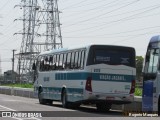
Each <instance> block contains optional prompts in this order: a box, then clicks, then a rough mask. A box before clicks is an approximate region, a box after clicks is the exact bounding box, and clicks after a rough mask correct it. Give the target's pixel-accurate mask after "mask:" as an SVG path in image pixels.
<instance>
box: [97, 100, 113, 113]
mask: <svg viewBox="0 0 160 120" xmlns="http://www.w3.org/2000/svg"><path fill="white" fill-rule="evenodd" d="M96 107H97V110H98V111H100V112H108V111H109V110H110V109H111V105H110V104H107V103H106V102H103V103H102V102H98V103H96Z"/></svg>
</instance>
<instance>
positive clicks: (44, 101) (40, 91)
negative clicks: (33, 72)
mask: <svg viewBox="0 0 160 120" xmlns="http://www.w3.org/2000/svg"><path fill="white" fill-rule="evenodd" d="M42 92H43V89H42V88H39V91H38V99H39V103H40V104H46V102H47V101H46V99H43V94H42Z"/></svg>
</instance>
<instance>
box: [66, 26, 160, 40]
mask: <svg viewBox="0 0 160 120" xmlns="http://www.w3.org/2000/svg"><path fill="white" fill-rule="evenodd" d="M153 28H160V26H152V27H146V28H141V29H135V30H129V31H123V32H117V33H110V34H101V35H92V36H76V37H73V36H72V37H65V36H64V38H83V37H86V38H87V37H105V38H106V37H107V38H111V37H109V36H106V35H119V34H122V33H132V32H138V31H142V30H148V29H153ZM112 37H128V36H127V35H126V36H112Z"/></svg>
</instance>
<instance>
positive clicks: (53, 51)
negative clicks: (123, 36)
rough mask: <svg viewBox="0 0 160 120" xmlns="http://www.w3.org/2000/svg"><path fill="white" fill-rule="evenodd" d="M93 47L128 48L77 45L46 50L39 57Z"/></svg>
mask: <svg viewBox="0 0 160 120" xmlns="http://www.w3.org/2000/svg"><path fill="white" fill-rule="evenodd" d="M94 45H101V46H117V47H128V46H118V45H106V44H89V45H78V46H72V47H68V48H61V49H53V50H48V51H45V52H42V53H40V54H39V55H46V54H52V53H58V52H63V51H67V50H68V51H69V50H76V49H84V48H89V47H91V46H94ZM129 48H133V47H129Z"/></svg>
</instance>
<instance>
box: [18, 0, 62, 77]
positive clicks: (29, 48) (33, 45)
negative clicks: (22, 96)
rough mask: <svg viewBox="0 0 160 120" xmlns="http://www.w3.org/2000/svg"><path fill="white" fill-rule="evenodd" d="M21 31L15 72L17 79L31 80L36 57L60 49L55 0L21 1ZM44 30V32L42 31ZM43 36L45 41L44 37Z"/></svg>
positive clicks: (57, 12) (59, 32) (59, 31)
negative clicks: (50, 50) (46, 51)
mask: <svg viewBox="0 0 160 120" xmlns="http://www.w3.org/2000/svg"><path fill="white" fill-rule="evenodd" d="M17 6H19V7H21V8H22V9H23V18H20V19H16V20H22V21H23V30H22V31H21V32H18V33H15V34H22V43H21V47H20V53H19V54H18V55H19V58H18V59H19V60H18V61H19V62H18V65H17V71H18V73H19V75H20V77H19V78H23V77H25V78H27V79H28V80H33V72H32V65H33V63H34V61H35V59H36V57H37V55H38V54H39V53H40V52H42V51H44V50H48V49H57V48H61V47H62V36H61V29H60V22H59V13H60V12H59V11H58V4H57V0H39V1H38V0H21V4H20V5H17ZM44 29H45V31H43V30H44ZM43 36H45V39H44V37H43Z"/></svg>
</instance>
